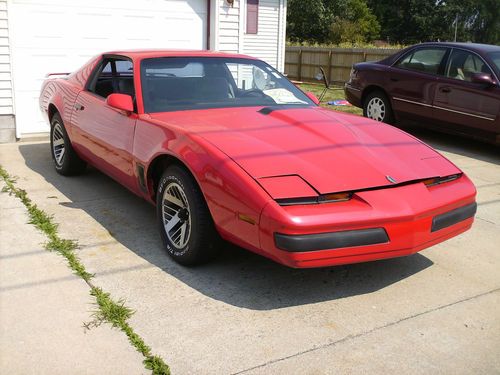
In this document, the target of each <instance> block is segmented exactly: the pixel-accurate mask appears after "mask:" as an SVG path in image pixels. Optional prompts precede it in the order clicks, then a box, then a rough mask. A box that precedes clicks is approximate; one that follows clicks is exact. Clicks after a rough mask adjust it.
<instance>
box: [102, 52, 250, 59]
mask: <svg viewBox="0 0 500 375" xmlns="http://www.w3.org/2000/svg"><path fill="white" fill-rule="evenodd" d="M103 55H121V56H127V57H130V58H131V59H143V58H152V57H228V58H244V59H253V60H255V57H251V56H247V55H240V54H237V53H225V52H218V51H210V50H187V49H186V50H183V49H132V50H116V51H110V52H105V53H103Z"/></svg>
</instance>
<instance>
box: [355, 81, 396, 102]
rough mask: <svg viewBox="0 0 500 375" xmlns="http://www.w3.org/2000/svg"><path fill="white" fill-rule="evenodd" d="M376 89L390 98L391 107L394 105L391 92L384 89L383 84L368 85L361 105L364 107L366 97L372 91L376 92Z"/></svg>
mask: <svg viewBox="0 0 500 375" xmlns="http://www.w3.org/2000/svg"><path fill="white" fill-rule="evenodd" d="M375 91H381V92H382V93H383V94H384V95H385V96H386V97H387V99H388V100H389V103H390V104H391V107H392V100H391V97H390V96H389V94H388V93H387V91H386V90H384V89H383V88H382V87H381V86H378V85H370V86H367V87H366V88H365V89H364V90H363V93H362V95H361V105H362V106H363V107H364V106H365V100H366V97H367V96H368V95H370V94H371V93H372V92H375Z"/></svg>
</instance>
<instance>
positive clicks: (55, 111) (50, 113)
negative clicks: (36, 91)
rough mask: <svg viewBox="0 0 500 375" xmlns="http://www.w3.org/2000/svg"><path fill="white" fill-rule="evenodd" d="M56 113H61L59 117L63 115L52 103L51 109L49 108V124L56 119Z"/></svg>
mask: <svg viewBox="0 0 500 375" xmlns="http://www.w3.org/2000/svg"><path fill="white" fill-rule="evenodd" d="M56 113H59V115H61V112H60V111H59V109H57V107H56V106H55V104H54V103H50V104H49V107H48V108H47V114H48V116H49V123H51V122H52V117H54V115H55V114H56Z"/></svg>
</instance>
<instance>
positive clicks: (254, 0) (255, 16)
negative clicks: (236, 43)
mask: <svg viewBox="0 0 500 375" xmlns="http://www.w3.org/2000/svg"><path fill="white" fill-rule="evenodd" d="M258 26H259V0H247V34H257V32H258V31H259V27H258Z"/></svg>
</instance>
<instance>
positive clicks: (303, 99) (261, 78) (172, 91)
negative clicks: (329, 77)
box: [141, 57, 314, 113]
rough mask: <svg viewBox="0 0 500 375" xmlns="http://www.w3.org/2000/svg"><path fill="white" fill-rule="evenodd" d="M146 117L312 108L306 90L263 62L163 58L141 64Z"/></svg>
mask: <svg viewBox="0 0 500 375" xmlns="http://www.w3.org/2000/svg"><path fill="white" fill-rule="evenodd" d="M141 82H142V96H143V102H144V110H145V112H146V113H154V112H167V111H179V110H187V109H208V108H223V107H241V106H273V107H274V106H283V105H287V106H309V105H314V103H313V102H312V101H311V99H309V97H307V96H306V95H305V94H304V93H303V92H302V91H301V90H299V89H298V88H297V87H296V86H295V85H293V84H292V83H291V82H290V81H289V80H288V79H286V78H285V77H284V76H283V75H281V74H280V73H279V72H277V71H276V70H275V69H274V68H272V67H271V66H269V65H268V64H266V63H265V62H263V61H260V60H253V59H241V58H223V57H159V58H151V59H145V60H143V61H142V62H141Z"/></svg>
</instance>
